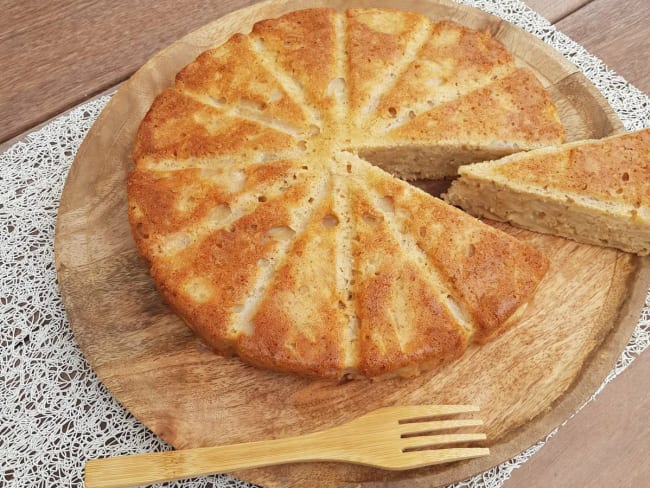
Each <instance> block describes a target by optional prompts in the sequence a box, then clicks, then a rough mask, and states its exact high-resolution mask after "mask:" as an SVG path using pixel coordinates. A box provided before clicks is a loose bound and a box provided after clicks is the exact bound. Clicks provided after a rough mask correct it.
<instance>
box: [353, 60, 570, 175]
mask: <svg viewBox="0 0 650 488" xmlns="http://www.w3.org/2000/svg"><path fill="white" fill-rule="evenodd" d="M396 110H398V109H396ZM400 110H401V109H399V110H398V111H400ZM564 138H565V131H564V127H563V126H562V123H561V121H560V119H559V117H558V114H557V111H556V109H555V105H554V104H553V100H552V99H551V97H550V96H549V94H548V93H547V92H546V91H545V90H544V88H543V87H542V85H541V84H540V82H539V81H538V80H537V78H536V77H535V75H534V74H533V73H532V72H531V71H530V70H528V69H526V68H520V69H517V70H515V71H513V72H512V73H511V74H509V75H508V76H506V77H504V78H501V79H498V80H496V81H494V82H492V83H490V84H488V85H486V86H484V87H481V88H479V89H476V90H473V91H470V92H469V93H466V94H464V95H463V96H461V97H459V98H456V99H454V100H451V101H449V102H446V103H442V104H440V105H437V106H435V107H433V108H431V109H430V110H428V111H426V112H422V113H420V114H416V113H415V112H413V113H412V114H411V116H410V117H409V118H408V119H407V120H405V121H402V122H401V125H396V126H394V127H391V128H389V130H387V131H385V132H383V131H382V130H376V131H374V132H373V133H372V135H371V136H370V137H366V138H365V140H364V141H362V142H361V141H360V142H358V143H354V142H353V144H352V146H354V147H353V149H355V150H356V151H358V153H359V155H360V156H361V157H363V158H364V159H367V160H368V161H370V162H371V163H373V164H376V165H378V166H380V167H381V168H383V169H385V170H387V171H389V172H391V173H394V174H396V175H398V176H400V177H401V178H404V179H407V180H413V179H420V178H427V179H438V178H447V177H452V176H454V175H455V174H456V171H457V169H458V167H459V166H460V165H463V164H468V163H473V162H477V161H484V160H487V159H494V158H499V157H502V156H505V155H507V154H512V153H514V152H518V151H523V150H529V149H534V148H538V147H544V146H548V145H555V144H561V143H562V142H564Z"/></svg>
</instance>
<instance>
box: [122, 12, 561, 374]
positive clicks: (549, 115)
mask: <svg viewBox="0 0 650 488" xmlns="http://www.w3.org/2000/svg"><path fill="white" fill-rule="evenodd" d="M359 135H361V136H363V137H365V138H367V141H370V142H369V144H371V145H372V144H374V143H375V142H373V141H382V143H386V142H387V141H388V142H391V141H392V142H394V143H396V144H399V143H402V142H404V141H410V142H415V143H420V144H424V145H429V146H432V147H438V146H439V147H441V148H446V147H448V146H454V145H455V146H457V147H460V146H463V145H466V146H472V147H477V148H479V149H480V148H482V147H487V148H492V147H494V146H495V144H497V145H498V144H501V145H505V146H507V147H513V148H514V147H517V146H522V147H523V146H531V145H535V144H549V143H556V142H560V141H561V140H563V137H564V132H563V129H562V126H561V124H560V122H559V119H558V117H557V113H556V111H555V107H554V106H553V103H552V100H551V99H550V97H549V96H548V95H547V94H546V92H545V91H544V89H543V88H542V86H541V85H540V83H539V82H538V81H537V79H536V78H535V76H534V75H533V74H532V73H531V72H529V71H527V70H524V69H518V68H517V67H516V66H515V63H514V59H513V57H512V55H511V54H510V53H509V52H508V51H507V50H506V49H505V48H504V47H503V46H502V45H501V44H499V43H498V42H497V41H495V40H494V39H493V38H491V37H490V36H489V35H487V34H484V33H479V32H476V31H472V30H470V29H467V28H465V27H463V26H460V25H458V24H455V23H453V22H450V21H442V22H438V23H432V22H431V21H430V20H429V19H427V18H426V17H423V16H421V15H418V14H414V13H408V12H400V11H397V10H380V9H354V10H348V11H346V12H342V13H339V12H336V11H334V10H330V9H314V10H305V11H298V12H292V13H290V14H287V15H285V16H283V17H280V18H278V19H271V20H265V21H262V22H259V23H257V24H255V26H254V27H253V29H252V32H251V33H250V34H248V35H242V34H236V35H234V36H233V37H231V38H230V39H229V40H228V41H227V42H225V43H224V44H223V45H221V46H219V47H217V48H214V49H211V50H209V51H207V52H205V53H203V54H201V55H200V56H199V57H198V58H197V59H196V61H194V62H193V63H191V64H190V65H188V66H187V67H185V68H184V69H183V70H182V71H181V72H180V73H179V74H178V75H177V77H176V83H175V85H174V86H173V87H171V88H168V89H166V90H165V91H164V92H163V93H161V94H160V95H159V96H158V97H157V98H156V100H155V101H154V103H153V105H152V107H151V109H150V110H149V112H148V113H147V115H146V117H145V118H144V120H143V122H142V124H141V126H140V128H139V131H138V134H137V137H136V141H135V147H134V151H133V157H134V161H135V169H134V171H133V172H132V173H131V174H130V176H129V181H128V198H129V219H130V222H131V225H132V228H133V235H134V237H135V240H136V243H137V245H138V248H139V250H140V252H141V253H142V255H143V256H145V257H146V258H147V260H148V261H149V262H150V264H151V274H152V276H153V278H154V281H155V282H156V284H157V286H158V287H159V289H160V291H161V293H162V294H163V296H164V298H165V299H166V301H167V302H168V303H169V304H170V306H171V307H172V308H173V309H174V310H175V311H176V312H177V313H178V314H179V315H180V316H181V317H182V318H183V320H185V322H186V323H187V324H188V326H189V327H191V328H192V329H193V330H194V331H195V332H196V333H197V334H198V335H199V336H200V337H202V338H203V340H204V341H205V342H206V343H207V344H209V345H210V346H211V347H213V348H214V349H215V350H216V351H218V352H220V353H222V354H238V355H239V356H240V357H242V358H243V359H244V360H246V361H248V362H250V363H253V364H255V365H258V366H262V367H267V368H272V369H276V370H281V371H289V372H295V373H298V374H306V375H312V376H322V377H341V376H343V375H346V374H350V375H353V376H382V375H390V374H395V373H397V374H416V373H418V372H419V371H421V370H423V369H427V368H432V367H435V366H437V365H440V364H443V363H446V362H448V361H450V360H453V359H455V358H457V357H459V356H460V355H461V354H462V353H463V351H464V350H465V349H466V348H467V346H468V344H470V343H471V342H472V341H479V342H483V341H485V340H488V339H490V338H492V337H494V336H496V335H497V334H499V333H500V332H501V331H502V330H503V329H504V328H506V327H507V326H508V325H510V322H508V319H509V318H510V317H512V316H513V315H514V314H515V313H516V312H517V311H518V310H519V309H520V308H521V307H522V306H523V305H524V304H525V303H526V302H527V301H528V300H529V299H530V298H531V296H532V294H533V292H534V290H535V288H536V287H537V285H538V283H539V282H540V281H541V279H542V277H543V275H544V273H545V271H546V268H547V266H548V263H547V260H546V258H545V257H544V256H543V255H541V254H540V253H539V252H538V251H536V250H535V249H534V248H532V247H531V246H529V245H527V244H525V243H523V242H520V241H518V240H516V239H514V238H512V237H510V236H508V235H506V234H504V233H502V232H499V231H497V230H495V229H493V228H491V227H488V226H486V225H484V224H483V223H481V222H479V221H478V220H475V219H473V218H471V217H469V216H467V215H465V214H463V213H462V212H460V211H458V210H456V209H454V208H452V207H449V206H447V205H446V204H445V203H443V202H442V201H440V200H438V199H435V198H433V197H431V196H430V195H427V194H425V193H423V192H421V191H420V190H417V189H415V188H414V187H411V186H410V185H408V184H406V183H404V182H402V181H399V180H397V179H395V178H393V177H392V176H390V175H389V174H388V173H386V172H384V171H383V170H381V169H379V168H378V167H375V166H372V165H370V164H369V163H367V162H366V161H364V160H362V159H360V158H358V157H357V156H356V155H355V154H354V153H353V151H352V150H349V149H346V148H350V147H354V144H355V143H356V141H358V137H359ZM353 139H354V141H355V142H353ZM451 156H453V155H451Z"/></svg>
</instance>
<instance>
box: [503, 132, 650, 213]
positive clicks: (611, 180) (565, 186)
mask: <svg viewBox="0 0 650 488" xmlns="http://www.w3.org/2000/svg"><path fill="white" fill-rule="evenodd" d="M495 171H496V172H497V173H498V174H500V175H502V176H505V177H506V178H507V177H512V178H513V179H516V180H517V181H519V182H521V183H524V184H526V183H527V184H532V185H535V186H541V187H546V188H548V189H557V190H562V191H565V192H570V193H574V194H576V195H582V196H586V197H593V198H595V199H598V200H600V201H603V202H610V203H623V204H628V205H633V206H635V207H641V206H649V205H650V129H645V130H642V131H639V132H635V133H633V134H626V135H624V136H614V137H609V138H607V139H602V140H599V141H593V142H587V143H577V144H569V145H567V146H566V147H562V148H558V149H556V150H544V151H543V152H539V153H537V154H532V155H530V156H529V157H526V158H525V159H522V160H520V161H517V163H516V164H504V165H499V166H496V167H495Z"/></svg>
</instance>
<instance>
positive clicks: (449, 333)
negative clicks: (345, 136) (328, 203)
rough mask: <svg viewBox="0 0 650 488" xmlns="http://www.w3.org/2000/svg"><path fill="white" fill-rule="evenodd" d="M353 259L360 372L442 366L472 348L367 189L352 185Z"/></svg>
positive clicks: (371, 372)
mask: <svg viewBox="0 0 650 488" xmlns="http://www.w3.org/2000/svg"><path fill="white" fill-rule="evenodd" d="M350 187H351V190H350V203H351V208H352V214H353V215H354V219H355V235H354V239H353V247H352V255H353V260H354V265H353V268H354V275H353V276H354V283H355V301H356V312H357V317H358V319H359V347H360V361H359V372H360V373H362V374H363V375H366V376H381V375H384V374H386V373H388V372H390V371H394V370H395V369H401V368H407V367H411V366H417V365H419V364H424V363H426V364H428V365H429V367H432V366H433V365H441V364H444V363H446V362H449V361H451V360H452V359H455V358H457V357H459V356H460V355H461V354H462V353H463V351H464V350H465V348H466V347H467V332H466V331H465V330H464V329H463V327H462V326H461V325H460V324H459V323H458V322H457V321H456V320H455V319H454V317H453V316H452V315H451V314H450V312H449V311H448V309H447V307H446V306H445V305H444V304H443V302H442V300H441V298H440V296H439V295H438V293H439V290H437V289H436V287H435V285H434V284H432V283H431V281H430V280H428V279H427V276H426V271H425V270H423V269H422V267H420V266H418V264H417V263H416V262H415V261H414V260H413V259H412V258H411V257H409V256H408V255H407V254H406V253H405V252H404V250H403V249H402V248H401V245H400V243H399V240H398V239H399V236H397V235H395V234H394V233H393V232H392V231H391V229H390V228H389V227H388V225H387V224H386V222H385V220H384V216H383V214H382V213H381V212H380V211H379V210H377V209H376V207H375V206H374V205H373V204H372V203H371V202H370V201H368V199H367V197H366V194H367V191H366V189H365V188H364V187H363V186H362V185H359V184H354V183H351V185H350Z"/></svg>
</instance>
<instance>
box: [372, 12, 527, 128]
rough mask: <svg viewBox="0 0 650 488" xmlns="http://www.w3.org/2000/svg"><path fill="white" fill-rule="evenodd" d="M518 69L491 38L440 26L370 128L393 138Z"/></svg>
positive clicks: (451, 24)
mask: <svg viewBox="0 0 650 488" xmlns="http://www.w3.org/2000/svg"><path fill="white" fill-rule="evenodd" d="M515 69H516V67H515V59H514V56H513V55H512V54H511V53H510V52H509V51H508V50H507V49H506V48H505V47H504V46H503V45H502V44H501V43H499V42H498V41H497V40H495V39H494V38H493V37H492V36H491V35H490V34H487V33H485V32H477V31H475V30H472V29H468V28H467V27H464V26H462V25H459V24H457V23H455V22H452V21H449V20H445V21H441V22H437V23H436V24H434V25H433V30H432V32H431V35H430V37H429V39H428V40H427V42H426V43H425V44H424V45H423V46H422V47H421V48H420V50H419V51H418V55H417V58H416V59H415V60H414V61H413V62H412V63H410V64H409V66H408V68H407V69H406V70H405V71H404V73H402V74H401V75H400V77H399V78H398V80H397V82H396V83H395V85H394V86H392V87H391V88H390V89H389V90H388V91H387V92H386V93H385V94H382V96H381V99H380V102H379V105H378V106H377V109H376V112H375V113H373V114H372V116H371V119H370V125H369V128H370V129H371V131H373V132H374V131H381V132H388V131H389V130H390V129H391V128H393V127H396V126H399V125H403V124H404V123H406V122H407V121H408V120H409V119H411V118H413V117H415V116H417V115H419V114H421V113H422V112H426V111H427V110H430V109H431V108H432V107H434V106H436V105H440V104H441V103H445V102H449V101H451V100H454V99H456V98H458V97H460V96H461V95H463V94H465V93H467V92H470V91H472V90H476V89H478V88H481V87H483V86H485V85H488V84H490V83H492V82H493V81H495V80H497V79H500V78H503V77H504V76H506V75H508V74H510V73H512V72H513V71H514V70H515Z"/></svg>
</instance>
